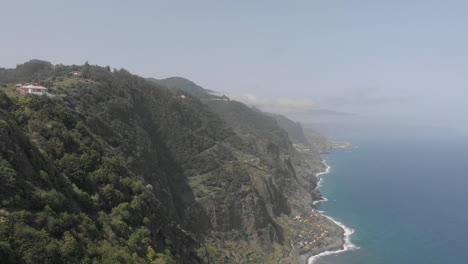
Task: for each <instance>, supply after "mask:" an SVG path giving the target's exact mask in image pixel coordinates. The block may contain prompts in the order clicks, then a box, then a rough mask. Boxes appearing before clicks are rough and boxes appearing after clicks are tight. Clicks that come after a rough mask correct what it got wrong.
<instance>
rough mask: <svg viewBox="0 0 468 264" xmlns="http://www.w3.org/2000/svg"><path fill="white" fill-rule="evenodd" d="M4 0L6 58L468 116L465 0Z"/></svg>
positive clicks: (451, 120)
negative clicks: (106, 67) (92, 66)
mask: <svg viewBox="0 0 468 264" xmlns="http://www.w3.org/2000/svg"><path fill="white" fill-rule="evenodd" d="M0 1H1V10H2V12H1V13H2V16H1V20H2V30H1V32H0V67H14V66H15V65H16V64H18V63H22V62H24V61H27V60H30V59H33V58H38V59H45V60H49V61H51V62H53V63H63V64H83V63H84V62H85V61H89V62H90V63H91V64H99V65H110V66H111V67H113V68H120V67H123V68H126V69H128V70H129V71H131V72H133V73H135V74H139V75H141V76H144V77H155V78H164V77H169V76H183V77H186V78H189V79H191V80H193V81H195V82H196V83H198V84H200V85H202V86H204V87H205V88H208V89H212V90H217V91H221V92H224V93H227V94H232V95H233V96H238V97H239V98H250V99H251V100H254V101H256V102H258V103H259V104H265V105H267V107H271V105H272V104H279V105H280V106H281V107H280V109H281V111H288V109H287V108H288V107H290V106H291V107H292V110H291V111H301V110H302V109H304V111H305V110H308V109H309V108H311V107H321V108H327V109H333V110H338V111H345V112H353V113H358V114H363V115H370V116H379V117H382V118H388V119H392V118H393V119H401V120H405V121H407V122H421V121H422V122H431V123H434V124H451V125H455V124H456V125H457V126H460V123H461V124H462V125H464V124H466V123H468V122H466V121H467V118H466V114H467V113H468V104H467V103H466V100H467V98H468V96H467V95H468V92H467V88H468V74H467V73H468V15H467V14H468V1H440V0H438V1H429V0H424V1H409V0H405V1H398V0H392V1H377V0H370V1H365V0H359V1H358V0H356V1H352V0H343V1H334V0H321V1H311V0H309V1H232V0H231V1H203V0H200V1H115V0H114V1H97V0H94V1H63V0H61V1H47V0H45V1H5V0H0ZM247 94H248V95H247ZM285 109H286V110H285Z"/></svg>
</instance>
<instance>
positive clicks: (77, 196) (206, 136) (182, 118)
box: [0, 61, 340, 263]
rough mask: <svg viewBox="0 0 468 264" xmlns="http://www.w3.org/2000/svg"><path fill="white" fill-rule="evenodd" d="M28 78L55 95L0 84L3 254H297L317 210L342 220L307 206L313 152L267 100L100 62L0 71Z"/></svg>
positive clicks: (190, 257) (115, 258) (106, 258)
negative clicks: (253, 103)
mask: <svg viewBox="0 0 468 264" xmlns="http://www.w3.org/2000/svg"><path fill="white" fill-rule="evenodd" d="M72 70H74V71H75V70H79V71H81V73H82V75H81V76H80V77H72V78H70V77H68V76H67V73H68V72H70V71H72ZM2 78H3V79H2ZM28 81H29V82H30V81H37V82H39V83H41V84H42V85H46V86H49V87H50V89H49V90H50V93H51V94H53V95H55V96H50V97H47V96H36V95H26V96H20V95H18V94H16V93H15V91H14V87H12V86H8V87H6V88H3V90H4V91H5V92H6V93H7V94H8V95H9V96H7V95H6V94H5V93H3V92H1V93H0V103H1V105H0V110H1V111H0V119H1V121H0V138H1V142H0V151H1V168H0V170H1V171H2V172H3V173H2V175H1V183H2V184H1V185H0V188H1V192H0V198H1V202H2V204H1V209H0V238H1V242H0V243H1V244H0V251H1V252H0V253H1V254H0V255H1V256H7V257H6V258H7V259H9V261H12V263H45V262H50V263H55V262H57V263H62V262H63V261H66V262H69V263H78V262H81V263H174V262H175V263H278V262H280V261H281V262H284V263H294V262H297V261H298V257H299V255H300V253H301V252H303V251H307V250H310V249H311V248H312V247H315V246H319V242H317V243H316V244H317V245H315V244H314V245H312V244H311V246H307V247H305V248H304V247H303V246H300V247H299V246H298V243H299V242H300V241H303V240H304V239H307V240H310V241H312V235H310V233H312V232H316V231H317V230H316V229H317V228H316V227H315V226H316V225H317V224H321V225H322V226H328V227H329V228H330V233H336V234H339V233H340V230H339V229H338V228H336V227H335V226H334V225H332V224H331V223H330V222H329V221H327V220H326V219H325V218H323V217H321V216H320V215H318V214H315V215H312V214H313V213H311V207H310V206H311V204H312V201H313V199H317V198H318V197H319V194H318V193H316V192H313V190H314V188H315V186H316V182H317V179H316V177H315V175H314V174H315V173H316V172H318V171H320V170H321V169H322V167H321V165H320V164H321V163H318V162H319V161H318V160H317V157H315V158H313V157H312V156H310V155H309V156H307V153H305V154H304V153H303V152H301V151H298V150H296V149H295V148H294V146H293V145H292V143H291V141H290V139H289V138H288V135H287V133H286V132H285V131H284V130H283V129H281V128H280V127H279V126H278V124H277V122H276V121H275V120H274V119H273V118H272V117H270V116H267V115H265V114H264V113H261V112H259V111H256V110H253V109H251V108H249V107H247V106H245V105H243V104H241V103H239V102H234V101H229V100H227V99H226V98H219V97H214V96H211V95H210V94H209V93H206V92H205V91H206V90H204V89H203V88H201V89H202V90H200V89H197V93H194V94H192V93H190V92H192V91H190V92H187V88H185V91H184V90H183V89H182V90H181V89H178V88H177V85H176V84H174V83H172V85H173V86H172V88H168V87H164V86H161V85H160V83H154V82H149V81H148V80H145V79H143V78H140V77H138V76H135V75H132V74H130V73H128V72H127V71H125V70H114V71H111V70H110V68H109V67H99V66H93V65H89V64H85V65H83V66H64V65H50V64H48V63H46V62H44V63H43V64H41V63H40V61H39V62H38V61H34V62H33V63H32V64H31V63H25V64H23V65H19V66H18V67H17V68H16V69H7V70H1V71H0V82H5V83H7V82H11V83H15V82H28ZM185 83H187V82H185ZM189 84H190V83H189ZM297 215H301V216H304V217H305V216H306V215H307V216H309V217H311V218H310V220H308V221H307V222H305V221H304V222H302V221H301V222H299V221H297V217H296V219H294V216H297ZM304 231H310V233H307V234H305V233H304ZM317 232H318V231H317ZM320 243H326V242H325V241H321V242H320Z"/></svg>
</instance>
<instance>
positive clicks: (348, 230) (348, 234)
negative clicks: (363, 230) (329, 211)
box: [307, 215, 359, 264]
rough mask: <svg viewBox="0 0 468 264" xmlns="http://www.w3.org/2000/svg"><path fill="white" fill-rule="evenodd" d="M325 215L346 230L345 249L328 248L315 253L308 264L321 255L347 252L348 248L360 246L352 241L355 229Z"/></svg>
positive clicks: (311, 263)
mask: <svg viewBox="0 0 468 264" xmlns="http://www.w3.org/2000/svg"><path fill="white" fill-rule="evenodd" d="M323 216H325V217H326V218H328V219H330V220H331V221H332V222H334V223H335V224H336V225H338V226H339V227H341V228H342V229H343V230H344V244H343V249H338V250H335V251H331V250H327V251H324V252H321V253H319V254H317V255H314V256H312V257H310V258H309V259H308V260H307V263H308V264H313V263H314V262H315V261H316V260H317V259H319V258H320V257H323V256H328V255H334V254H338V253H341V252H345V251H348V250H356V249H359V247H358V246H356V245H355V244H353V243H351V235H352V234H353V233H354V229H352V228H349V227H347V226H345V225H344V224H343V223H341V222H339V221H337V220H335V219H333V218H331V217H330V216H326V215H323Z"/></svg>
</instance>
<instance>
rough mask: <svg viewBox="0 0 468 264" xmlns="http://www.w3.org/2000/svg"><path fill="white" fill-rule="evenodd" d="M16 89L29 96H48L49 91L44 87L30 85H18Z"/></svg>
mask: <svg viewBox="0 0 468 264" xmlns="http://www.w3.org/2000/svg"><path fill="white" fill-rule="evenodd" d="M16 87H17V88H18V90H19V91H20V92H21V93H22V94H27V93H28V94H38V95H43V94H45V95H48V93H47V91H48V90H49V89H48V88H46V87H44V86H38V85H33V84H30V83H25V84H23V85H21V86H19V87H18V85H16Z"/></svg>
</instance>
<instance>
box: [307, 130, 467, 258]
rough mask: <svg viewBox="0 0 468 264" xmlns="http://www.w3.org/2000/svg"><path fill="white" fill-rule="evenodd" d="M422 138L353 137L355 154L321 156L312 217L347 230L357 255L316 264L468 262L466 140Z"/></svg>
mask: <svg viewBox="0 0 468 264" xmlns="http://www.w3.org/2000/svg"><path fill="white" fill-rule="evenodd" d="M344 132H345V131H344ZM356 135H357V134H356ZM368 135H369V134H368ZM421 135H424V136H421V137H419V138H418V137H414V136H411V137H410V136H408V137H406V138H405V137H404V136H398V137H394V138H392V137H391V136H386V137H385V138H379V136H376V135H373V136H368V137H365V136H361V137H359V136H356V137H355V138H354V139H351V140H352V141H353V143H354V144H355V145H357V146H358V148H355V149H337V150H333V151H332V152H331V153H330V154H325V155H323V158H324V159H326V160H327V163H328V165H329V166H331V172H330V173H329V174H327V175H323V177H324V181H323V184H322V187H321V192H322V194H323V195H324V196H325V197H327V198H328V201H326V202H323V203H321V204H320V205H319V206H318V210H322V211H324V213H325V214H326V215H329V216H331V217H333V218H335V219H336V220H338V221H340V222H342V223H344V224H345V225H346V226H348V227H350V228H353V229H354V230H355V233H354V234H353V235H352V237H351V241H352V243H354V244H356V245H357V246H359V247H360V249H358V250H355V251H347V252H344V253H340V254H336V255H330V256H325V257H322V258H320V259H319V260H317V261H316V262H315V263H322V264H323V263H337V264H341V263H347V264H354V263H359V264H367V263H369V264H370V263H372V264H386V263H389V264H390V263H392V264H394V263H399V264H405V263H408V264H409V263H411V264H414V263H425V264H430V263H434V264H436V263H437V264H439V263H467V262H466V261H467V260H468V195H467V190H468V177H467V176H468V173H467V172H468V141H467V140H466V138H464V137H461V136H460V137H457V136H454V135H443V134H438V135H437V136H430V135H428V134H427V131H426V133H424V134H421Z"/></svg>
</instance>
